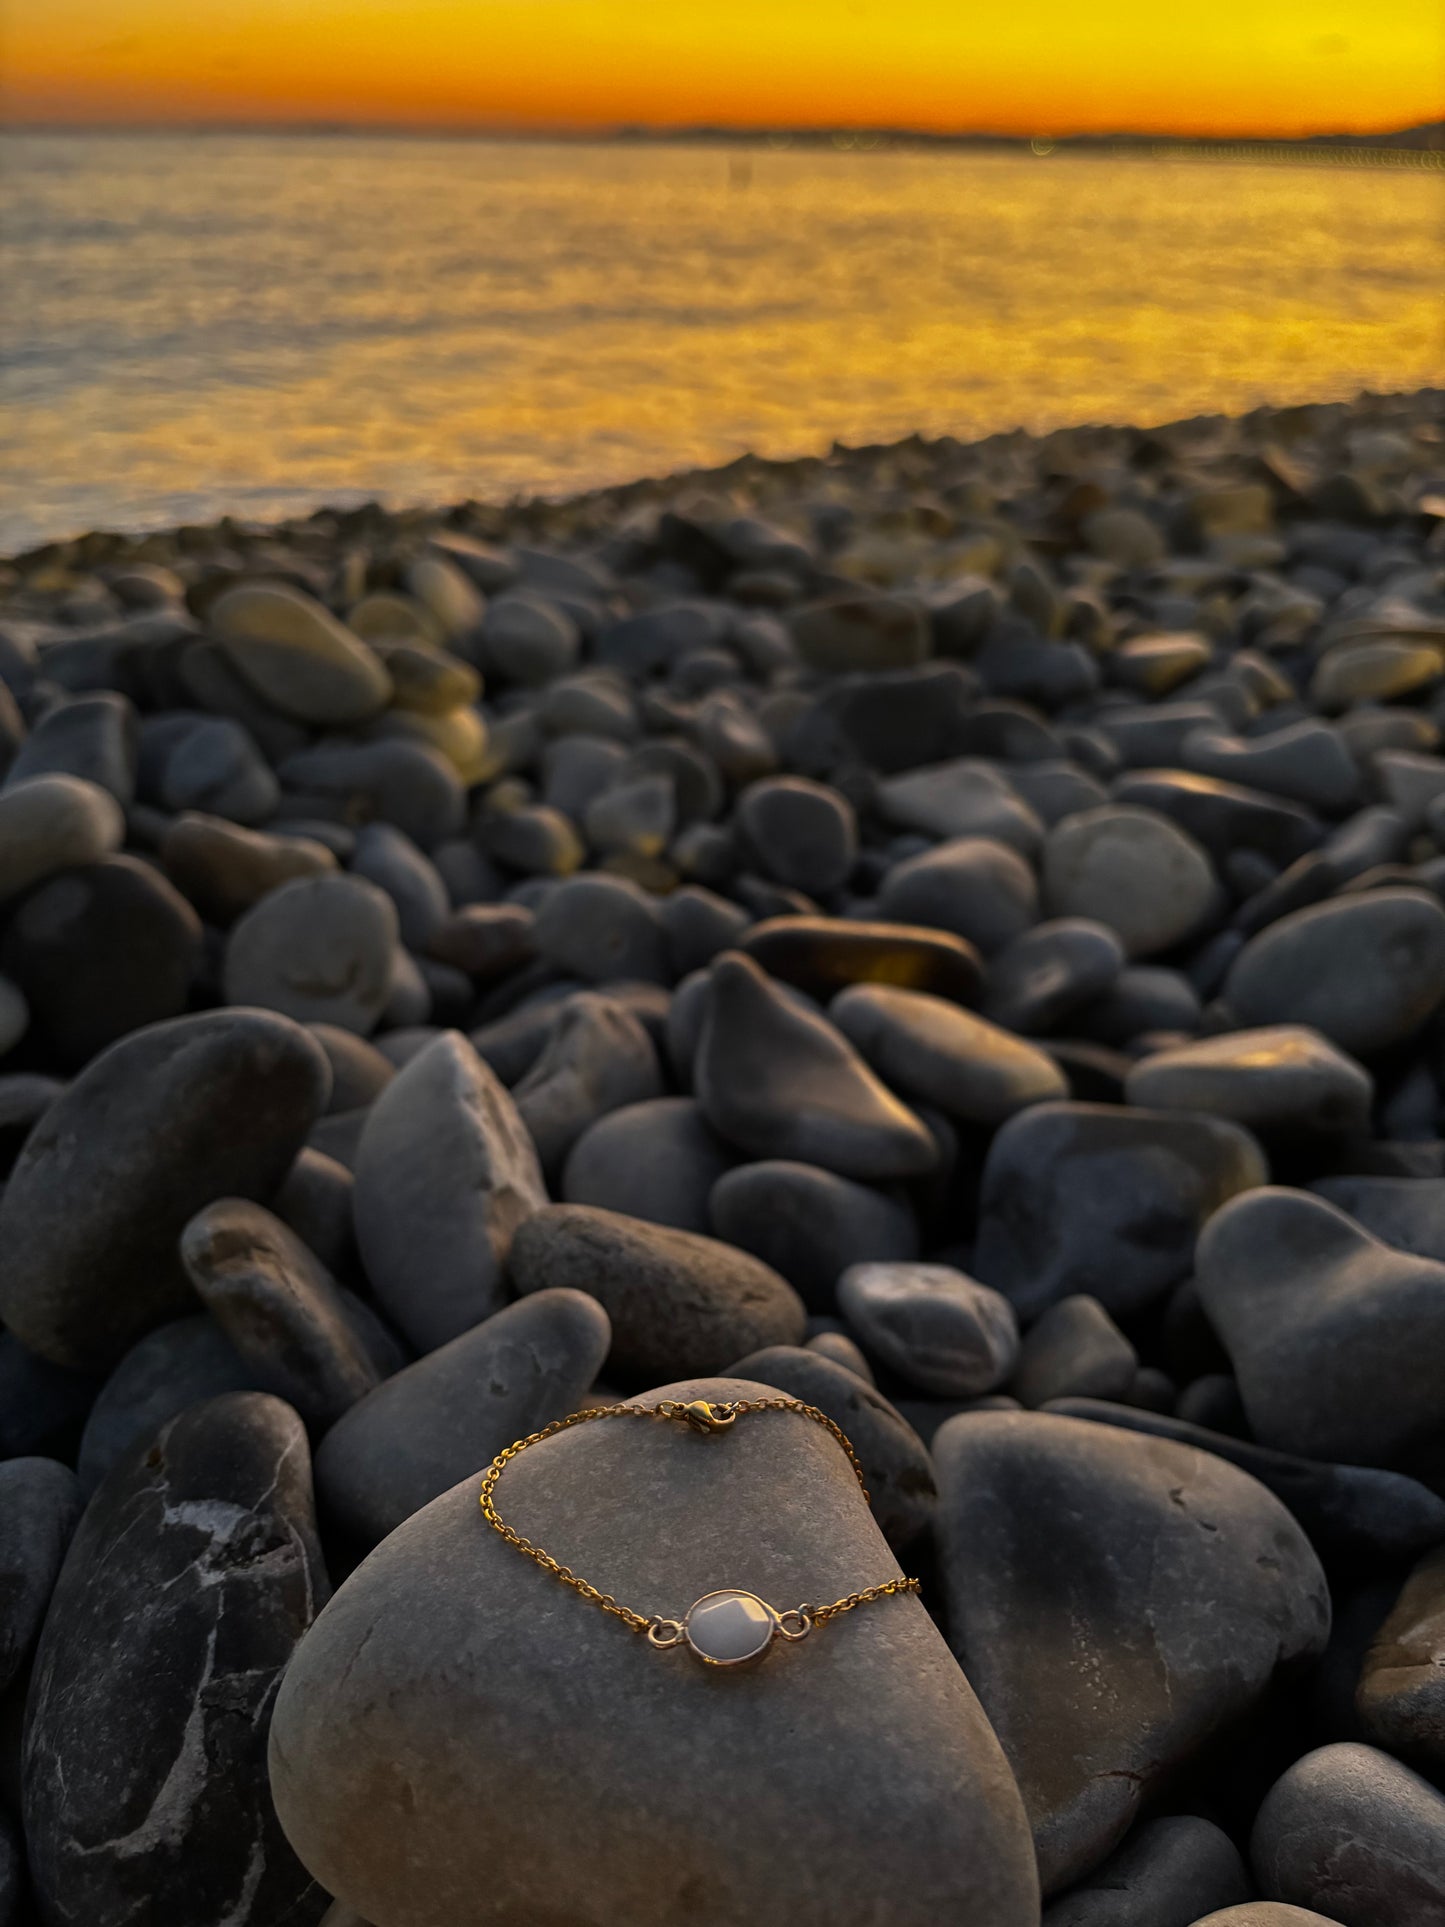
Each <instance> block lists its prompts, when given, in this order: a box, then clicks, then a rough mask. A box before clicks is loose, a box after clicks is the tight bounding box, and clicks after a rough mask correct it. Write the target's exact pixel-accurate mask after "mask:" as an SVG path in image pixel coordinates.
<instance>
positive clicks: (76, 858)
mask: <svg viewBox="0 0 1445 1927" xmlns="http://www.w3.org/2000/svg"><path fill="white" fill-rule="evenodd" d="M124 836H125V818H124V817H123V816H122V815H121V810H120V805H119V804H118V803H117V802H116V800H115V798H114V797H113V796H111V795H110V794H109V793H108V792H107V791H106V790H103V789H101V788H100V787H99V786H98V785H97V784H95V783H88V782H85V781H83V780H82V779H81V778H80V777H78V776H32V777H30V778H29V779H28V780H27V781H26V782H23V783H17V782H11V783H8V784H7V785H6V787H5V788H4V789H3V790H0V903H3V902H5V901H6V900H7V899H9V898H10V897H15V896H19V894H20V892H21V891H22V890H28V889H29V888H30V887H31V885H32V884H35V883H39V882H40V881H41V880H42V879H43V878H45V877H48V876H53V875H54V874H55V872H56V871H57V870H73V869H76V868H77V867H78V866H79V865H80V864H82V863H98V862H99V861H100V859H101V858H102V857H103V856H109V855H110V853H111V851H112V850H118V849H119V848H120V846H121V842H122V840H123V839H124Z"/></svg>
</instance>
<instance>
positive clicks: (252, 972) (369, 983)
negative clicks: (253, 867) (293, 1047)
mask: <svg viewBox="0 0 1445 1927" xmlns="http://www.w3.org/2000/svg"><path fill="white" fill-rule="evenodd" d="M397 935H398V926H397V916H396V909H395V907H394V905H393V904H392V901H391V899H390V897H388V896H386V895H384V894H383V892H382V891H380V890H378V889H377V888H376V886H375V884H372V883H367V882H366V881H365V879H364V878H362V877H353V876H320V877H314V878H310V879H308V880H303V881H299V882H296V883H285V884H283V885H282V886H281V888H280V889H279V890H273V891H272V892H271V894H270V895H269V896H266V897H263V898H262V900H261V901H260V902H259V903H258V904H257V905H256V906H255V908H254V909H251V910H248V911H247V912H246V914H245V916H244V917H242V919H241V921H240V922H239V923H238V924H237V925H236V927H235V929H234V930H233V931H232V932H231V937H230V941H229V943H228V944H227V946H226V963H225V993H226V1001H227V1003H231V1004H259V1005H261V1006H262V1007H263V1008H264V1009H267V1010H279V1011H282V1012H284V1014H285V1015H286V1016H288V1017H294V1018H295V1019H296V1021H297V1022H298V1023H303V1024H305V1023H319V1024H334V1025H336V1026H337V1027H338V1028H340V1029H342V1030H353V1031H356V1032H358V1033H359V1034H360V1035H361V1036H366V1035H367V1034H368V1033H369V1032H370V1031H372V1030H374V1029H375V1027H376V1024H377V1021H378V1019H379V1018H380V1016H381V1013H382V1011H383V1010H384V1009H385V1007H386V1003H387V999H388V998H389V997H390V995H391V989H392V980H393V973H394V971H395V967H396V959H397V954H398V953H397Z"/></svg>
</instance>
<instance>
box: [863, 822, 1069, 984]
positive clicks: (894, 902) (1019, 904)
mask: <svg viewBox="0 0 1445 1927" xmlns="http://www.w3.org/2000/svg"><path fill="white" fill-rule="evenodd" d="M878 909H879V914H880V915H881V916H883V917H887V918H890V919H891V920H892V921H893V922H895V923H921V924H924V925H925V926H927V927H928V928H931V929H937V930H951V931H952V932H953V933H954V935H955V936H958V937H963V938H965V939H967V941H968V942H969V943H974V944H977V945H978V947H979V949H980V950H982V951H983V952H984V953H985V955H992V953H993V952H994V951H996V950H1002V949H1003V948H1004V946H1005V945H1006V944H1010V943H1012V942H1013V941H1014V939H1015V938H1016V937H1021V936H1022V935H1023V933H1024V931H1025V930H1027V929H1029V928H1030V926H1031V925H1033V924H1034V923H1036V922H1037V921H1038V915H1039V896H1038V886H1037V885H1036V883H1035V882H1034V873H1033V871H1032V870H1031V869H1030V868H1029V866H1028V864H1027V863H1026V862H1025V861H1024V859H1023V858H1022V857H1021V856H1020V855H1019V853H1018V851H1017V850H1014V849H1011V848H1010V847H1009V846H1008V845H1007V844H1005V843H999V842H997V841H995V840H994V839H993V838H991V837H985V836H961V837H954V838H951V839H950V840H949V841H948V842H946V843H940V844H939V845H938V847H937V848H936V849H933V850H926V851H924V852H923V853H922V854H921V855H919V856H914V857H909V858H908V859H907V860H906V861H904V862H902V863H899V864H896V865H895V866H894V867H893V869H891V870H890V871H889V872H888V875H887V878H886V879H885V881H884V884H883V888H882V890H881V891H880V892H879V896H878Z"/></svg>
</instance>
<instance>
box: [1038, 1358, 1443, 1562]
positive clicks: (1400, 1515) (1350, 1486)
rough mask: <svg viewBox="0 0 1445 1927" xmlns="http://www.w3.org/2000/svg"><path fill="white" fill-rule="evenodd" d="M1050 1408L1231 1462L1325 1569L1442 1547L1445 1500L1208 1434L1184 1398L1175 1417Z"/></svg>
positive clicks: (1115, 1408)
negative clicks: (1270, 1499) (1302, 1535)
mask: <svg viewBox="0 0 1445 1927" xmlns="http://www.w3.org/2000/svg"><path fill="white" fill-rule="evenodd" d="M1203 1382H1204V1381H1203V1380H1196V1381H1195V1383H1196V1384H1202V1383H1203ZM1223 1382H1224V1383H1225V1384H1226V1385H1228V1386H1229V1387H1230V1388H1231V1389H1232V1388H1233V1386H1234V1380H1233V1379H1232V1378H1231V1379H1225V1380H1224V1381H1223ZM1049 1410H1050V1411H1057V1412H1058V1413H1059V1414H1060V1416H1061V1417H1063V1418H1081V1419H1089V1420H1091V1421H1092V1422H1093V1423H1095V1424H1097V1425H1120V1426H1122V1427H1123V1428H1124V1430H1125V1431H1126V1432H1149V1433H1152V1434H1153V1436H1154V1437H1155V1438H1161V1439H1177V1440H1178V1442H1179V1444H1181V1445H1192V1446H1195V1447H1197V1448H1198V1450H1199V1451H1201V1452H1213V1453H1214V1455H1215V1457H1216V1458H1221V1459H1228V1460H1229V1462H1230V1464H1231V1465H1237V1466H1238V1467H1239V1469H1240V1470H1241V1471H1242V1472H1248V1473H1249V1475H1250V1477H1251V1478H1254V1479H1258V1480H1259V1482H1260V1484H1261V1485H1263V1486H1268V1488H1269V1490H1270V1491H1271V1492H1272V1493H1273V1494H1274V1496H1275V1497H1276V1498H1277V1499H1278V1500H1280V1502H1281V1503H1282V1504H1284V1505H1287V1506H1288V1507H1289V1509H1290V1511H1291V1512H1292V1513H1293V1514H1294V1516H1295V1517H1296V1518H1297V1519H1298V1520H1299V1522H1300V1524H1301V1525H1302V1526H1303V1527H1304V1529H1305V1532H1306V1533H1307V1534H1308V1536H1309V1541H1310V1544H1311V1545H1312V1546H1313V1547H1314V1549H1315V1551H1316V1552H1317V1553H1319V1555H1320V1557H1321V1559H1323V1560H1324V1561H1325V1563H1326V1564H1327V1565H1334V1566H1341V1565H1344V1566H1350V1567H1353V1566H1359V1567H1362V1568H1364V1570H1366V1571H1367V1572H1378V1571H1379V1570H1380V1569H1381V1568H1382V1567H1386V1566H1388V1567H1396V1566H1398V1565H1399V1564H1400V1562H1401V1561H1402V1560H1405V1559H1414V1558H1417V1557H1418V1556H1419V1554H1420V1553H1422V1552H1424V1551H1425V1550H1426V1549H1427V1548H1429V1547H1431V1546H1436V1545H1440V1544H1442V1543H1445V1499H1442V1498H1440V1497H1439V1496H1438V1495H1437V1494H1436V1493H1434V1492H1431V1491H1430V1490H1429V1489H1428V1488H1427V1487H1425V1486H1423V1485H1421V1484H1419V1483H1418V1481H1416V1480H1415V1479H1407V1478H1406V1477H1405V1476H1404V1475H1403V1473H1399V1472H1382V1471H1380V1470H1379V1469H1378V1468H1377V1467H1374V1466H1367V1465H1326V1464H1322V1463H1321V1462H1320V1461H1319V1460H1317V1459H1300V1458H1293V1457H1291V1456H1290V1454H1289V1453H1287V1452H1273V1451H1271V1450H1270V1449H1269V1447H1268V1446H1264V1445H1256V1444H1255V1443H1254V1442H1253V1441H1252V1440H1250V1439H1245V1438H1237V1437H1233V1436H1231V1435H1229V1434H1227V1433H1224V1432H1219V1431H1211V1430H1210V1429H1208V1427H1207V1425H1206V1424H1205V1423H1203V1422H1202V1421H1194V1422H1191V1420H1190V1417H1189V1415H1188V1412H1187V1411H1186V1409H1185V1400H1184V1399H1181V1400H1180V1401H1179V1412H1178V1416H1177V1417H1171V1416H1170V1415H1169V1414H1168V1413H1167V1412H1156V1411H1144V1410H1141V1409H1140V1408H1139V1407H1137V1406H1132V1405H1122V1404H1112V1403H1109V1402H1107V1401H1105V1400H1104V1399H1101V1398H1095V1397H1079V1396H1077V1395H1071V1396H1069V1397H1066V1398H1060V1399H1056V1400H1054V1401H1053V1402H1052V1403H1051V1404H1050V1406H1049ZM1241 1417H1242V1414H1241Z"/></svg>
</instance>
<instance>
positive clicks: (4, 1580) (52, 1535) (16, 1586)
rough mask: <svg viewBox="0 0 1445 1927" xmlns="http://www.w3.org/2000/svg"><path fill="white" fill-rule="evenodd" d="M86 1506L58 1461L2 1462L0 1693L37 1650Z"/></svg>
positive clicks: (74, 1481) (68, 1471) (65, 1467)
mask: <svg viewBox="0 0 1445 1927" xmlns="http://www.w3.org/2000/svg"><path fill="white" fill-rule="evenodd" d="M81 1505H82V1499H81V1493H80V1484H79V1481H78V1480H77V1479H76V1476H75V1474H74V1473H73V1472H72V1471H71V1469H70V1467H69V1466H68V1465H61V1464H60V1462H59V1461H58V1460H57V1459H43V1458H23V1459H6V1460H4V1461H3V1463H0V1693H3V1692H6V1691H7V1690H8V1689H9V1687H10V1685H11V1683H12V1681H14V1679H15V1678H16V1677H17V1675H18V1674H19V1673H20V1671H21V1669H22V1668H23V1667H24V1666H26V1665H27V1664H28V1662H29V1660H30V1656H31V1654H32V1653H33V1652H34V1650H35V1642H36V1640H38V1639H39V1637H40V1628H41V1625H42V1623H43V1622H44V1619H45V1609H46V1607H47V1606H48V1605H49V1604H50V1595H51V1593H52V1592H53V1591H54V1589H55V1581H56V1577H57V1575H58V1574H59V1572H60V1562H61V1560H62V1559H63V1558H64V1557H65V1548H66V1547H67V1546H68V1545H69V1544H70V1535H71V1534H72V1533H73V1532H74V1530H75V1523H76V1521H77V1519H79V1517H80V1510H81Z"/></svg>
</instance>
